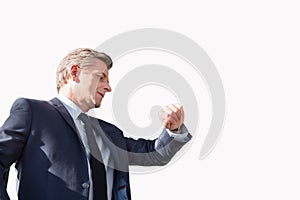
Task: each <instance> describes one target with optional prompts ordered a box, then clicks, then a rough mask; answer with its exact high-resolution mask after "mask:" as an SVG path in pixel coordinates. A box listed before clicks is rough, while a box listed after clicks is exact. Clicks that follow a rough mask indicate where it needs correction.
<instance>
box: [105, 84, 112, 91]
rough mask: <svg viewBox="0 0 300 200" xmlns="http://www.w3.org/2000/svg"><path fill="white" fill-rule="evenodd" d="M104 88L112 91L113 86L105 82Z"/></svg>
mask: <svg viewBox="0 0 300 200" xmlns="http://www.w3.org/2000/svg"><path fill="white" fill-rule="evenodd" d="M104 89H105V91H106V92H111V87H110V85H109V83H106V84H105V86H104Z"/></svg>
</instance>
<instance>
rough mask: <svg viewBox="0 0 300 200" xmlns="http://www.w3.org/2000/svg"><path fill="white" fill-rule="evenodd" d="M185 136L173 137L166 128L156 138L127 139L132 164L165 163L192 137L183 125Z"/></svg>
mask: <svg viewBox="0 0 300 200" xmlns="http://www.w3.org/2000/svg"><path fill="white" fill-rule="evenodd" d="M180 134H184V135H185V136H184V137H183V138H180V139H176V138H174V137H172V136H171V135H170V134H169V133H168V132H167V130H166V129H164V130H163V131H162V133H161V134H160V135H159V137H158V138H157V139H156V140H145V139H139V140H134V139H130V138H128V139H126V142H127V147H128V155H129V164H130V165H140V166H154V165H158V166H160V165H165V164H167V163H168V162H169V161H170V160H171V159H172V157H173V156H174V155H175V154H176V152H178V151H179V150H180V149H181V148H182V147H183V146H184V145H185V144H186V143H187V142H188V141H190V139H191V138H192V136H191V134H189V133H188V131H187V128H186V127H185V126H184V125H182V128H181V133H179V135H180Z"/></svg>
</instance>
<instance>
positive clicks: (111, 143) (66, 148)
mask: <svg viewBox="0 0 300 200" xmlns="http://www.w3.org/2000/svg"><path fill="white" fill-rule="evenodd" d="M112 64H113V63H112V60H111V58H110V57H109V56H108V55H106V54H105V53H102V52H97V51H95V50H92V49H89V48H79V49H75V50H73V51H71V52H70V53H68V54H67V55H66V56H65V57H64V58H63V59H62V61H61V62H60V64H59V66H58V68H57V74H56V81H57V92H58V95H57V97H55V98H53V99H52V100H50V101H41V100H34V99H26V98H19V99H17V100H16V101H15V102H14V104H13V106H12V108H11V112H10V115H9V117H8V118H7V120H6V121H5V122H4V124H3V126H2V127H1V128H0V199H1V200H6V199H9V195H8V194H7V191H6V183H5V181H2V180H4V179H5V177H4V176H5V174H6V173H5V172H7V170H8V169H9V167H10V166H11V164H13V163H16V165H15V166H16V169H17V171H18V198H19V199H20V200H44V199H47V200H93V199H94V200H110V199H113V200H114V199H116V200H122V199H131V196H130V184H129V172H128V166H129V165H141V166H151V165H165V164H167V163H168V162H169V161H170V160H171V158H172V157H173V156H174V155H175V153H176V152H177V151H179V150H180V148H181V147H182V146H183V145H184V144H186V143H187V142H188V141H189V140H190V139H191V135H190V134H189V133H188V130H187V128H186V127H185V126H184V124H183V121H184V113H183V108H182V106H180V105H178V104H172V105H169V106H166V107H165V108H164V112H165V116H164V119H163V126H164V129H163V131H162V133H161V134H160V135H159V136H158V138H157V139H155V140H145V139H138V140H135V139H132V138H126V137H124V135H123V133H122V131H121V130H120V129H118V128H117V127H116V126H114V125H112V124H110V123H107V122H105V121H103V120H100V119H96V118H93V117H91V116H88V115H87V114H86V112H88V111H89V110H90V109H92V108H98V107H100V105H101V102H102V99H103V98H104V96H105V95H106V93H107V92H110V91H111V90H112V89H111V87H110V85H109V69H110V68H111V67H112Z"/></svg>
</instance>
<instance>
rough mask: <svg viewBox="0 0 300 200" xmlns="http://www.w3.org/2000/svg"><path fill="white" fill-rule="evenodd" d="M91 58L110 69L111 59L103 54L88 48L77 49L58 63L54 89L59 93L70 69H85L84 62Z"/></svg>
mask: <svg viewBox="0 0 300 200" xmlns="http://www.w3.org/2000/svg"><path fill="white" fill-rule="evenodd" d="M92 58H97V59H99V60H101V61H103V62H104V63H105V64H106V66H107V68H108V69H110V68H112V65H113V62H112V59H111V58H110V57H109V56H108V55H106V54H105V53H103V52H98V51H95V50H93V49H89V48H78V49H74V50H72V51H71V52H70V53H68V54H67V55H66V56H65V57H64V58H63V59H62V60H61V62H60V63H59V66H58V68H57V70H56V89H57V92H59V90H60V88H61V87H62V86H63V85H64V84H66V83H67V80H68V76H69V72H68V69H70V68H71V67H72V66H73V65H77V66H79V67H85V64H86V61H87V60H90V59H92Z"/></svg>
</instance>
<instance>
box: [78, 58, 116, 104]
mask: <svg viewBox="0 0 300 200" xmlns="http://www.w3.org/2000/svg"><path fill="white" fill-rule="evenodd" d="M77 70H78V71H77V78H76V81H75V84H74V90H73V91H74V92H73V100H74V101H75V102H76V103H78V104H79V105H81V106H80V107H84V108H86V109H87V110H89V109H92V108H99V107H100V105H101V101H102V99H103V97H104V95H105V93H106V92H110V91H111V87H110V85H109V79H108V69H107V66H106V64H105V63H104V62H103V61H101V60H99V59H96V58H93V59H90V60H89V61H87V63H86V66H85V67H81V68H79V67H78V69H77Z"/></svg>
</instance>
